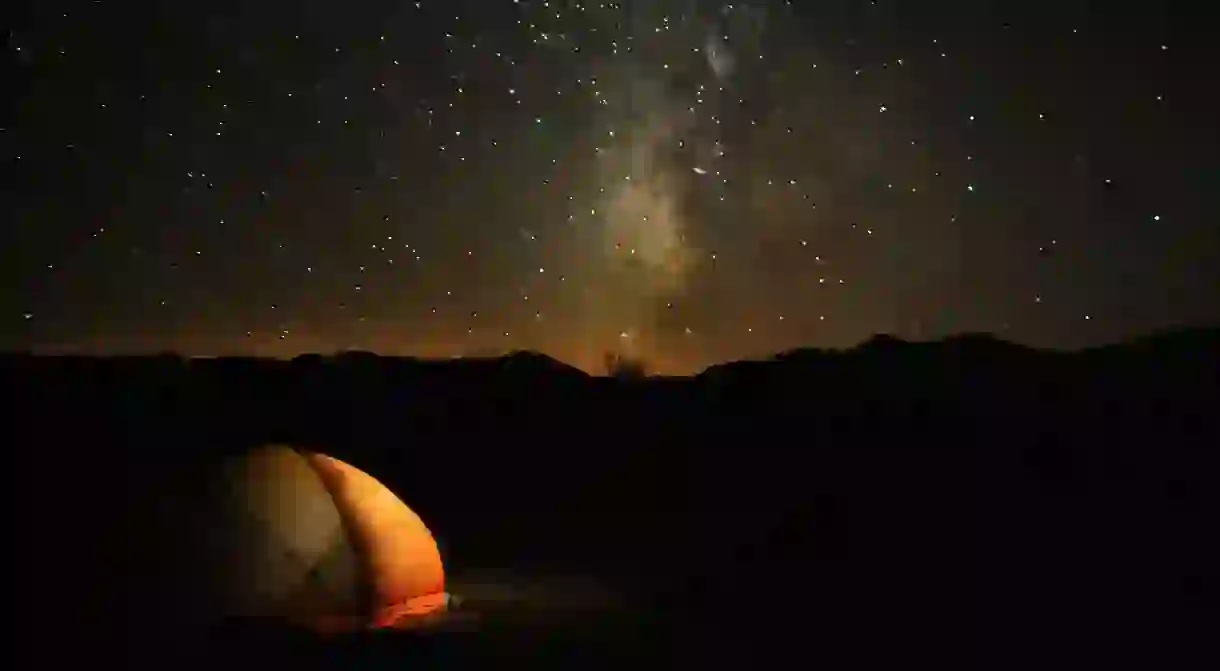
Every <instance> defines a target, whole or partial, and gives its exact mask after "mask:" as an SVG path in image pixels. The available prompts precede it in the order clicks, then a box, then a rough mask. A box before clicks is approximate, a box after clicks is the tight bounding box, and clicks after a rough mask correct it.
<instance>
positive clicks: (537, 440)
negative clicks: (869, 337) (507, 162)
mask: <svg viewBox="0 0 1220 671" xmlns="http://www.w3.org/2000/svg"><path fill="white" fill-rule="evenodd" d="M1218 352H1220V334H1218V333H1217V332H1216V331H1193V332H1186V333H1179V334H1174V335H1169V336H1163V337H1158V338H1150V339H1146V340H1143V341H1140V342H1134V343H1129V344H1126V345H1122V346H1115V347H1112V348H1104V349H1099V350H1091V351H1086V352H1080V353H1074V354H1054V353H1046V352H1038V351H1033V350H1027V349H1024V348H1020V347H1017V346H1014V345H1010V344H1006V343H1003V342H999V341H995V340H991V339H989V338H983V337H967V338H960V339H955V340H952V341H948V342H944V343H933V344H907V343H901V342H898V341H892V340H888V339H878V340H874V341H871V342H870V343H867V344H865V345H862V346H861V347H860V348H858V349H856V350H853V351H850V352H840V353H823V352H800V353H792V354H790V355H787V356H785V357H783V358H782V360H778V361H773V362H767V363H742V364H732V365H728V366H723V367H719V368H717V369H713V370H710V371H708V372H707V373H705V374H703V375H701V376H699V377H696V378H687V379H661V380H629V379H620V380H612V379H599V378H590V377H588V376H586V375H584V374H583V373H580V372H578V371H575V370H572V369H568V368H566V367H563V366H561V365H560V364H557V363H555V362H553V361H551V360H549V359H546V358H545V357H539V356H535V355H528V354H522V355H516V356H513V357H508V358H505V359H498V360H487V361H461V362H441V363H429V362H418V361H410V360H396V359H380V358H377V357H373V356H371V355H360V354H351V355H344V356H341V357H337V358H322V357H302V358H299V359H297V360H295V361H293V362H291V363H289V362H272V361H258V360H212V361H202V360H195V361H185V360H182V359H178V358H175V357H150V358H141V359H137V358H129V359H66V358H58V359H49V358H43V359H34V358H25V357H7V358H4V359H3V361H2V364H0V365H3V367H4V369H5V373H4V374H5V384H6V386H9V385H11V388H12V389H13V393H12V394H10V395H8V396H6V398H12V399H16V401H15V402H16V403H18V404H19V405H18V406H17V408H16V409H17V410H18V412H16V415H17V417H16V425H17V427H18V428H17V431H16V439H15V440H13V441H11V443H10V448H9V449H10V454H12V455H14V456H15V457H16V459H15V460H13V461H10V480H9V481H10V483H11V485H10V486H11V487H12V488H13V490H14V494H15V495H16V496H15V497H14V500H15V501H16V502H17V503H16V505H17V508H16V510H17V511H18V515H19V517H20V519H19V520H18V522H19V528H20V529H21V530H22V531H24V534H21V535H20V537H19V539H14V540H15V542H14V543H13V545H12V546H11V548H12V549H10V555H14V556H16V557H18V558H19V561H20V562H21V564H20V566H21V567H22V568H21V569H20V570H19V571H18V572H16V573H14V574H12V575H13V576H14V582H15V583H16V589H17V591H18V593H19V594H22V595H23V597H24V598H23V599H20V600H19V603H18V604H16V605H17V606H18V607H17V608H15V609H14V610H13V614H14V617H16V618H19V619H20V620H22V621H24V622H25V623H27V624H28V626H29V634H28V635H26V636H25V637H24V639H23V641H21V642H19V646H21V645H24V646H26V647H27V648H28V650H29V652H28V654H21V653H20V652H18V654H17V658H18V659H20V660H29V662H30V663H31V664H32V665H34V666H38V667H40V668H56V667H59V666H67V665H69V664H71V665H73V666H76V667H79V666H80V665H81V664H88V665H90V666H98V667H101V666H106V667H115V666H117V667H119V668H131V667H135V666H140V667H143V666H148V667H149V668H153V667H156V668H174V667H183V666H186V667H194V666H198V667H200V668H223V667H241V668H246V667H250V668H255V667H262V668H267V666H268V664H273V665H276V666H277V668H278V666H281V665H282V666H283V667H284V668H290V667H291V666H293V665H296V666H297V668H300V667H306V668H345V669H356V668H409V667H415V668H439V669H462V668H489V669H491V668H497V669H498V668H508V667H511V666H513V665H521V667H522V668H525V667H526V666H527V665H528V666H530V667H535V668H536V667H544V668H582V667H595V668H626V667H631V666H636V665H648V664H667V665H682V666H687V665H689V666H690V667H692V668H698V667H705V668H743V667H747V668H748V667H767V666H780V665H784V666H794V665H799V666H802V667H814V666H815V665H817V666H821V667H822V668H836V669H838V668H878V667H880V666H881V665H887V666H892V665H895V664H902V665H919V666H923V665H929V666H930V667H935V668H945V667H953V668H985V669H1029V668H1042V669H1046V668H1054V669H1058V668H1064V669H1080V668H1102V667H1103V666H1109V667H1113V666H1119V667H1122V668H1161V669H1177V668H1209V667H1210V668H1215V666H1214V664H1215V662H1216V660H1217V657H1216V648H1215V646H1214V641H1215V640H1216V631H1220V626H1218V625H1217V622H1220V618H1218V616H1220V610H1218V603H1220V594H1218V589H1220V585H1218V583H1217V577H1216V576H1217V570H1216V567H1217V566H1220V517H1217V515H1216V510H1217V509H1218V506H1217V501H1218V495H1217V492H1218V489H1217V487H1218V485H1220V459H1218V454H1217V450H1218V449H1220V430H1218V425H1220V422H1218V419H1217V408H1220V372H1218V371H1220V355H1218V354H1217V353H1218ZM273 441H274V442H285V443H290V444H294V445H298V446H302V447H309V448H312V449H317V450H320V451H324V452H328V453H330V454H332V455H334V456H336V457H339V458H341V459H343V460H345V461H348V462H349V463H352V464H354V465H356V466H358V467H360V468H362V469H364V470H366V471H368V472H369V473H370V474H372V475H374V476H375V477H377V478H378V479H380V480H381V481H382V482H383V483H385V484H386V485H387V486H389V487H390V488H391V489H393V490H395V492H397V493H398V494H399V495H400V496H401V497H402V498H403V499H404V500H405V501H406V502H407V503H408V504H409V505H411V507H412V508H414V509H415V510H416V511H417V512H419V513H420V515H421V516H422V517H423V518H424V519H425V520H426V521H427V522H428V524H429V526H430V527H431V528H432V529H433V530H434V532H435V533H436V535H437V536H438V537H440V538H441V539H442V541H443V543H444V547H445V551H446V554H447V557H448V562H449V570H450V574H451V576H452V577H453V579H454V582H455V584H456V585H459V587H455V591H460V584H461V577H462V576H463V575H466V574H469V573H471V572H477V571H480V570H486V569H511V570H512V571H513V572H515V573H514V575H518V576H520V575H528V576H532V577H530V578H521V577H517V578H512V579H511V581H513V582H515V583H516V584H513V585H510V586H509V587H511V588H513V589H526V588H528V587H529V584H528V583H530V582H531V581H534V580H538V579H540V578H536V576H544V577H545V576H549V575H560V574H562V575H577V576H581V577H582V578H583V579H585V580H586V581H588V582H591V583H595V584H597V585H599V586H600V587H599V588H600V589H602V590H604V592H606V593H608V594H612V595H614V599H611V600H610V601H611V602H612V603H610V604H609V605H607V604H602V605H601V606H598V607H596V608H592V607H591V608H585V609H583V610H581V612H580V613H579V614H576V613H575V611H571V610H570V604H568V605H564V606H558V605H554V604H552V605H554V607H552V608H549V609H548V608H538V607H537V606H538V604H537V603H533V604H532V605H531V606H530V607H529V608H525V607H522V608H520V609H517V608H505V607H504V606H503V604H501V605H500V606H499V607H487V608H486V609H484V608H483V607H482V606H480V605H479V604H478V603H475V604H473V605H472V606H471V608H473V609H474V611H475V612H476V614H477V615H480V616H481V618H480V622H479V626H478V627H477V628H474V630H473V631H472V630H471V628H469V627H467V628H456V629H455V630H452V631H441V632H433V633H422V634H421V633H410V634H408V633H397V634H381V635H374V634H367V635H362V636H358V637H346V638H331V639H318V638H316V637H308V636H305V635H303V634H301V633H300V632H291V631H281V630H273V629H269V628H267V627H265V626H248V625H241V626H231V627H228V628H226V629H225V630H223V631H214V630H209V631H208V632H207V633H205V632H204V631H203V630H202V629H197V628H192V627H189V626H187V625H184V624H182V623H183V622H188V621H189V616H190V613H189V612H188V611H189V604H190V598H189V596H188V595H189V594H190V585H179V584H170V582H169V581H167V580H166V579H164V578H163V577H161V576H160V574H159V573H158V562H159V557H160V554H159V553H161V552H163V549H162V548H161V547H160V546H159V545H158V538H159V537H160V535H161V532H160V531H159V530H162V531H163V530H164V529H165V528H166V526H165V525H175V524H185V523H186V522H184V521H183V520H184V519H185V517H183V516H181V515H180V514H179V513H180V511H179V510H178V509H177V508H176V507H175V506H179V505H184V504H182V503H175V501H181V500H182V499H183V497H182V496H181V495H180V494H181V492H182V491H184V485H183V483H185V482H188V481H189V474H190V473H192V472H193V471H194V470H195V469H197V468H198V467H200V466H201V465H204V464H207V463H209V462H210V461H211V460H214V459H215V458H217V457H218V456H220V455H222V454H224V453H228V452H234V451H240V450H243V449H248V448H250V447H253V446H256V445H258V444H261V443H265V442H273ZM174 494H179V496H174ZM526 591H528V589H527V590H526ZM551 599H552V597H546V598H543V597H537V598H535V599H534V600H535V601H539V600H541V601H548V600H551ZM475 601H476V602H477V599H476V600H475ZM561 601H564V600H563V599H558V600H557V601H554V603H555V604H558V603H559V602H561ZM548 602H549V601H548ZM564 603H565V604H566V603H567V602H564ZM543 605H545V604H543ZM565 608H567V609H569V610H565ZM480 611H482V612H480ZM535 611H538V612H535ZM543 611H544V612H543ZM269 660H276V661H274V662H272V661H269Z"/></svg>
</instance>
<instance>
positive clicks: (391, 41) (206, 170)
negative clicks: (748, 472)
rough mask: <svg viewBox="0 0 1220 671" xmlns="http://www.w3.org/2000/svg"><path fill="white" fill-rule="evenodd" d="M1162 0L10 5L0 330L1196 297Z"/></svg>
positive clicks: (276, 338) (785, 315)
mask: <svg viewBox="0 0 1220 671" xmlns="http://www.w3.org/2000/svg"><path fill="white" fill-rule="evenodd" d="M1090 4H1092V5H1094V6H1093V7H1090V6H1089V5H1090ZM1179 5H1181V6H1179ZM1184 6H1185V5H1184V3H1162V4H1159V5H1145V6H1141V7H1140V9H1139V14H1138V15H1135V14H1126V15H1119V14H1117V13H1116V11H1111V13H1110V14H1109V15H1107V14H1102V13H1099V12H1101V11H1102V9H1103V8H1102V7H1101V6H1098V3H1085V2H1080V1H1078V0H1060V1H1057V2H1053V3H1050V2H1043V1H1042V0H1027V1H1025V2H1011V1H1007V2H977V1H976V2H964V1H961V0H926V1H921V2H918V3H916V2H907V3H898V2H896V1H894V0H889V1H886V0H877V1H875V2H872V1H869V0H850V1H847V0H817V1H814V0H810V1H808V2H795V1H793V2H782V1H765V0H753V1H750V2H742V3H732V4H725V3H723V2H707V1H703V0H649V1H646V2H645V1H636V2H630V1H624V2H617V3H615V2H603V3H598V2H593V1H592V0H590V1H588V2H572V1H557V0H546V1H544V0H421V1H419V2H410V1H406V2H404V1H395V2H389V1H386V0H361V1H360V2H347V3H340V2H322V1H321V0H304V1H302V2H296V3H291V2H284V3H270V2H257V3H256V2H244V3H238V2H208V3H182V2H168V1H166V2H149V1H148V0H143V1H142V2H117V1H115V0H98V1H91V2H58V1H56V0H46V1H43V2H38V3H32V4H31V5H30V6H29V7H27V8H26V9H25V13H24V14H23V15H22V16H20V17H19V18H18V20H16V21H14V22H13V23H12V24H11V25H13V26H14V27H13V28H12V29H11V30H9V31H8V33H7V35H6V42H5V49H6V55H5V68H6V69H7V70H8V71H9V72H10V74H15V76H12V77H8V78H6V79H7V80H8V81H10V82H16V84H15V85H14V86H13V88H12V89H11V90H12V91H13V92H14V93H15V95H10V96H6V98H8V99H9V102H8V104H7V105H6V106H5V107H6V109H5V115H4V121H3V132H2V133H0V142H2V146H0V153H2V154H3V160H4V162H5V163H7V164H8V166H9V169H8V170H7V171H6V174H9V175H10V177H9V178H6V180H5V181H6V186H5V190H4V196H3V197H4V211H5V212H6V213H7V216H6V217H5V226H4V230H3V232H0V236H3V237H2V238H0V254H3V255H4V256H3V264H2V270H0V272H3V273H6V274H8V276H7V277H6V278H5V280H4V282H3V283H0V292H2V293H0V309H2V310H3V312H2V314H0V325H2V326H0V348H4V349H15V348H19V349H34V350H36V351H47V352H50V351H75V352H98V353H111V352H114V353H120V352H122V353H126V352H158V351H167V350H175V351H179V352H181V353H184V354H191V355H219V354H255V355H267V356H281V357H289V356H294V355H296V354H299V353H302V352H323V353H331V352H335V351H339V350H347V349H363V350H371V351H376V352H379V353H383V354H395V355H419V356H455V355H489V354H498V353H501V352H505V351H511V350H516V349H530V350H538V351H542V352H544V353H547V354H549V355H551V356H553V357H555V358H558V359H560V360H563V361H566V362H569V363H572V364H575V365H578V366H580V367H582V368H585V369H587V370H591V371H595V372H596V371H598V370H600V369H601V367H602V363H603V361H604V355H605V354H606V353H607V352H616V353H620V354H624V355H627V356H631V357H636V358H640V359H643V360H644V361H646V362H647V363H648V366H649V367H650V368H651V369H652V370H656V371H659V372H693V371H696V370H698V369H700V368H702V367H704V366H706V365H709V364H711V363H715V362H719V361H724V360H728V359H739V358H747V357H760V356H766V355H769V354H771V353H775V352H778V351H782V350H786V349H791V348H794V347H801V346H814V347H848V346H851V345H854V344H856V343H858V342H860V341H862V340H865V339H867V338H868V337H870V336H871V335H873V334H875V333H880V332H884V333H891V334H894V335H897V336H899V337H903V338H908V339H920V340H922V339H930V338H939V337H943V336H945V335H948V334H952V333H958V332H978V331H986V332H992V333H995V334H997V335H999V336H1000V337H1003V338H1005V339H1009V340H1014V341H1017V342H1022V343H1027V344H1031V345H1035V346H1045V347H1059V348H1075V347H1080V346H1085V345H1090V344H1099V343H1105V342H1112V341H1116V340H1120V339H1123V338H1128V337H1132V336H1136V335H1140V334H1144V333H1148V332H1152V331H1158V330H1162V329H1167V328H1175V327H1181V326H1187V325H1199V324H1210V323H1215V322H1216V321H1217V320H1218V319H1220V290H1218V289H1220V207H1217V205H1216V194H1217V193H1220V158H1218V154H1217V146H1218V143H1217V130H1216V128H1217V123H1216V118H1217V115H1218V113H1217V111H1216V93H1215V92H1214V88H1215V66H1214V63H1216V62H1217V59H1216V58H1215V56H1216V47H1215V45H1214V42H1215V40H1214V34H1211V35H1210V36H1209V33H1210V31H1208V30H1207V29H1206V27H1207V25H1208V24H1207V22H1206V21H1204V20H1203V19H1205V18H1206V17H1197V16H1196V17H1192V16H1189V15H1187V14H1183V13H1181V12H1182V11H1185V10H1183V9H1182V7H1184ZM1209 63H1210V65H1209Z"/></svg>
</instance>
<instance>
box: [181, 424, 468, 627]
mask: <svg viewBox="0 0 1220 671" xmlns="http://www.w3.org/2000/svg"><path fill="white" fill-rule="evenodd" d="M221 473H222V475H221V477H220V478H219V480H218V481H217V482H216V484H217V485H218V486H214V487H212V488H211V492H212V494H213V495H214V497H215V498H214V500H213V502H212V505H211V506H210V507H209V508H210V512H209V517H210V518H211V519H209V520H207V521H206V523H204V524H202V525H198V526H196V528H199V529H201V532H202V533H204V534H206V536H207V537H206V538H204V539H197V541H199V540H202V541H203V542H204V543H205V546H206V548H207V550H206V555H207V559H206V565H205V566H201V567H200V568H201V570H203V571H204V572H206V573H208V575H209V578H210V579H209V580H208V581H207V582H208V588H209V591H210V592H211V594H210V595H209V598H208V600H209V601H211V602H212V604H211V607H210V608H209V609H208V610H209V611H211V614H213V615H216V616H219V617H221V618H242V619H246V618H262V617H268V618H274V619H278V620H284V621H289V622H292V623H295V624H297V625H301V626H306V627H309V628H313V629H318V630H323V631H351V630H355V629H362V628H369V627H372V628H399V627H410V626H412V625H413V624H418V623H421V622H423V621H426V619H427V618H428V617H429V616H431V615H433V614H436V613H439V612H441V611H443V610H444V609H445V607H446V605H447V603H448V595H447V594H446V593H445V573H444V568H443V566H442V564H441V555H440V551H439V549H438V547H437V544H436V540H435V539H434V538H433V537H432V534H431V532H429V531H428V528H427V527H426V526H424V523H423V521H422V520H420V518H419V516H418V515H416V514H415V512H413V511H412V510H411V509H410V508H408V507H407V506H406V504H404V503H403V502H402V501H401V500H399V499H398V497H396V496H395V495H394V494H393V493H392V492H391V491H390V490H389V489H387V488H386V487H385V486H384V485H382V484H381V483H379V482H378V481H377V480H375V479H374V478H373V477H372V476H370V475H368V474H367V473H364V472H363V471H360V470H359V469H357V468H355V467H353V466H350V465H348V464H346V463H344V462H342V461H339V460H337V459H334V458H331V457H328V456H325V455H322V454H317V453H313V452H307V451H298V450H295V449H292V448H290V447H284V446H269V447H263V448H260V449H258V450H255V451H254V452H252V453H249V454H246V455H244V456H242V457H240V458H235V459H233V460H231V461H229V462H228V463H226V465H225V466H224V467H223V468H222V469H221ZM201 521H202V520H201ZM192 526H195V525H192ZM196 559H200V558H198V557H197V558H196ZM200 577H203V576H200Z"/></svg>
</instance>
